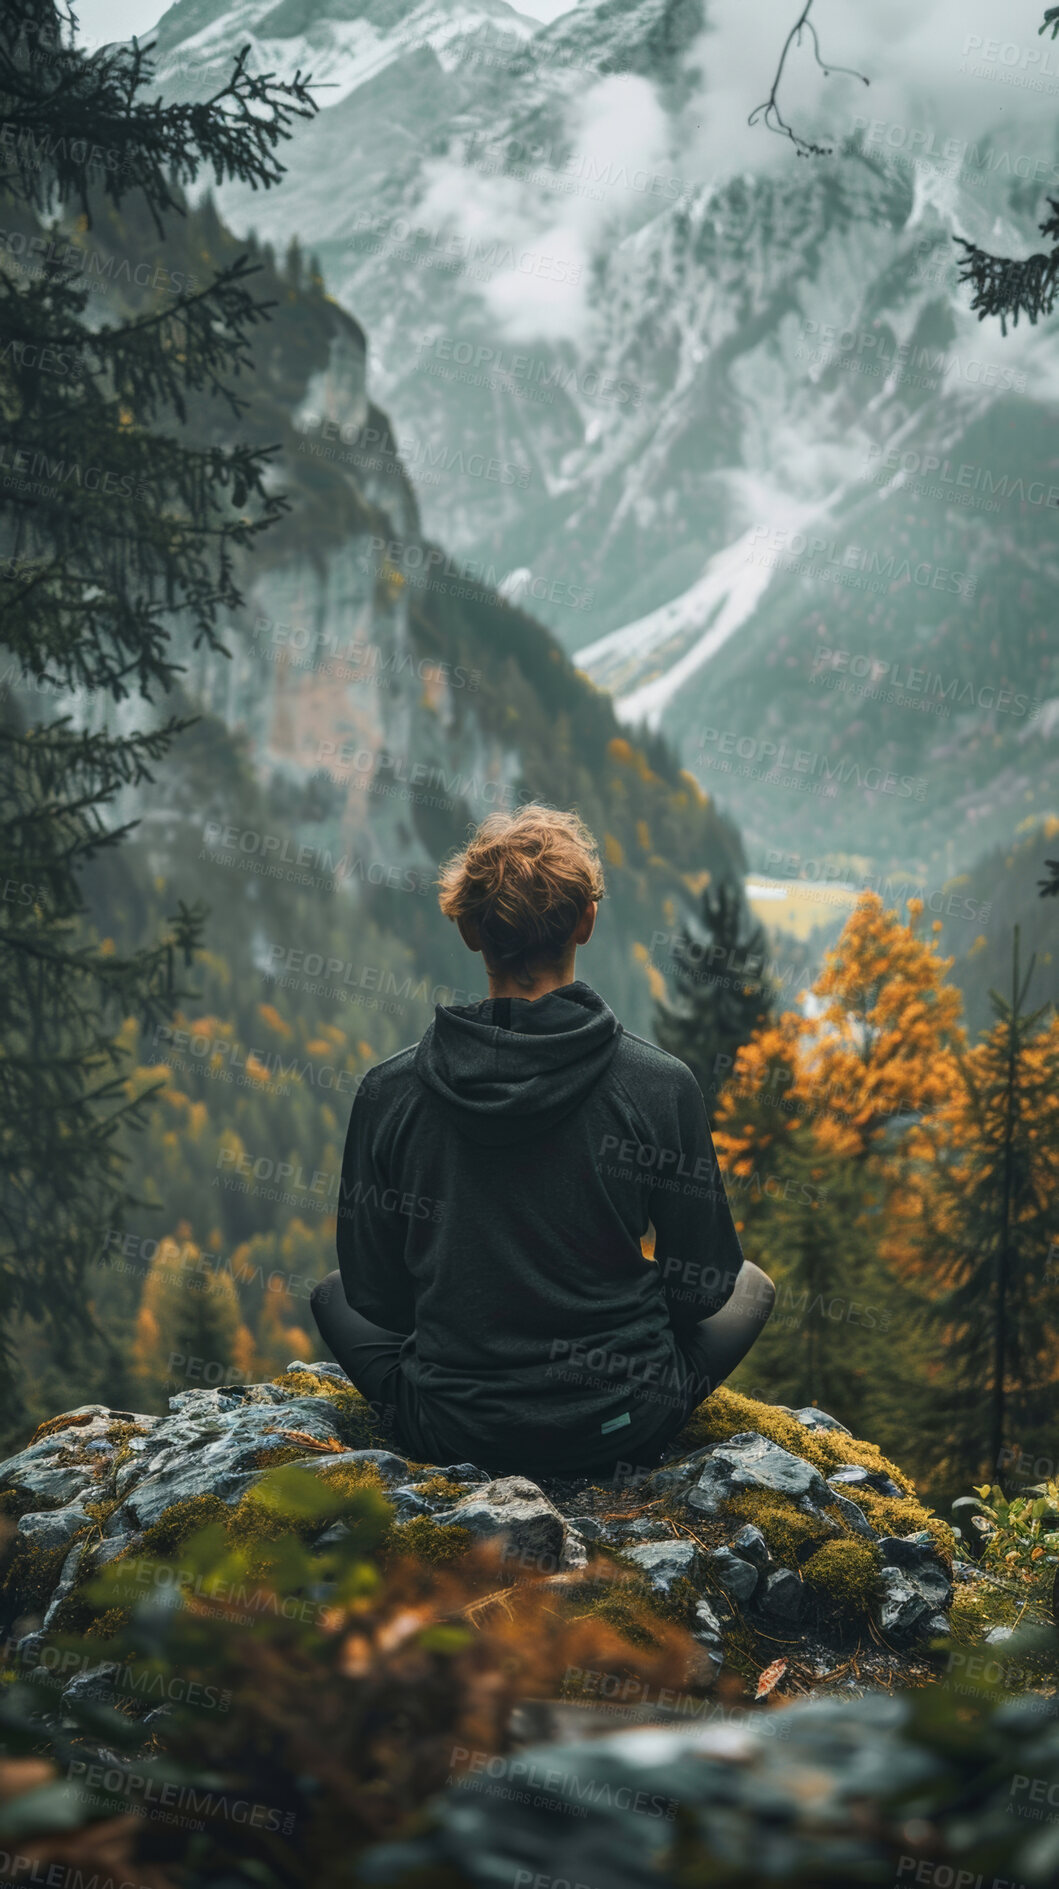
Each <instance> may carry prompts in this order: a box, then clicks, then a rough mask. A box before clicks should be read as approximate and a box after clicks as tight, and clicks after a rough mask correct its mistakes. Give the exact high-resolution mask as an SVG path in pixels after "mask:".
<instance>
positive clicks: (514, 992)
mask: <svg viewBox="0 0 1059 1889" xmlns="http://www.w3.org/2000/svg"><path fill="white" fill-rule="evenodd" d="M575 955H576V954H575V953H574V952H571V953H570V956H569V958H568V959H566V960H565V961H564V963H562V964H559V965H552V966H551V967H550V968H549V969H548V970H546V971H537V972H534V973H533V975H532V979H531V982H529V983H528V984H520V983H518V982H517V981H516V979H515V978H513V977H511V976H509V975H508V974H507V973H506V972H505V971H495V972H494V971H487V975H488V978H489V995H490V997H521V998H522V1000H523V1002H525V1003H531V1004H533V1003H536V1002H537V999H538V997H547V995H548V992H549V991H551V990H562V989H563V986H564V985H566V984H572V983H573V981H574V977H575V975H576V973H575V971H574V958H575Z"/></svg>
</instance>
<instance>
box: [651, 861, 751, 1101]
mask: <svg viewBox="0 0 1059 1889" xmlns="http://www.w3.org/2000/svg"><path fill="white" fill-rule="evenodd" d="M671 962H672V978H673V983H674V985H675V998H674V1000H673V1001H672V1002H671V1003H659V1004H658V1005H656V1008H655V1035H656V1037H657V1039H658V1042H659V1044H660V1045H661V1047H662V1049H665V1050H668V1051H669V1053H670V1055H672V1056H677V1057H679V1058H680V1061H681V1062H682V1063H686V1064H687V1066H688V1068H689V1069H690V1070H691V1072H692V1075H693V1076H694V1077H695V1080H696V1082H697V1083H698V1085H699V1088H700V1089H701V1090H702V1093H703V1098H704V1100H705V1103H706V1109H707V1113H708V1115H709V1117H710V1120H711V1123H712V1121H713V1119H714V1114H715V1111H716V1108H717V1102H718V1096H719V1092H720V1090H721V1089H722V1088H723V1085H724V1082H725V1080H726V1078H727V1076H728V1074H729V1072H730V1071H731V1069H732V1067H733V1064H734V1062H735V1058H736V1054H737V1052H738V1051H739V1050H740V1049H741V1048H742V1047H743V1045H744V1043H748V1042H749V1041H750V1038H751V1037H752V1036H753V1035H754V1032H755V1031H756V1030H761V1029H763V1028H764V1026H765V1025H766V1023H767V1022H768V1020H769V1015H770V1011H771V1004H772V999H771V990H770V986H769V983H768V973H767V965H768V944H767V941H766V938H765V932H764V928H763V927H762V926H761V925H759V924H756V923H754V922H753V921H752V920H750V918H749V915H748V913H747V909H746V905H745V901H744V899H743V897H742V894H741V892H740V889H739V887H738V886H736V885H735V884H734V883H733V882H731V881H723V882H722V883H721V885H720V886H719V887H718V889H717V892H716V895H714V894H713V893H711V891H710V888H709V886H706V887H705V888H704V890H703V893H702V899H701V905H700V919H699V923H698V925H696V926H692V925H689V924H687V923H685V924H683V925H682V926H681V930H680V936H679V940H678V942H677V944H676V946H675V948H674V950H673V953H672V959H671Z"/></svg>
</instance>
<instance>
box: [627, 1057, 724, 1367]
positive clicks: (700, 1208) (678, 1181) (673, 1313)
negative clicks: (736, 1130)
mask: <svg viewBox="0 0 1059 1889" xmlns="http://www.w3.org/2000/svg"><path fill="white" fill-rule="evenodd" d="M684 1073H686V1076H687V1080H686V1081H682V1082H680V1083H679V1084H678V1087H677V1095H676V1108H675V1110H674V1111H673V1117H672V1118H671V1119H672V1122H673V1130H674V1132H673V1140H674V1142H675V1147H674V1148H673V1149H672V1150H667V1154H668V1155H669V1157H670V1158H668V1159H667V1160H666V1161H664V1162H662V1161H659V1162H658V1163H657V1165H656V1169H655V1171H656V1173H658V1174H659V1176H660V1181H659V1184H658V1185H656V1186H655V1187H653V1188H652V1190H651V1195H650V1213H651V1220H652V1222H653V1225H654V1229H655V1259H656V1262H657V1264H658V1265H659V1267H660V1268H661V1272H662V1291H663V1293H664V1295H665V1299H666V1303H667V1305H668V1307H669V1317H670V1323H671V1324H672V1326H673V1329H674V1331H675V1332H677V1333H678V1334H679V1333H681V1332H684V1331H686V1330H688V1329H689V1328H690V1327H691V1326H693V1325H697V1324H698V1323H699V1322H700V1320H702V1319H704V1318H710V1317H711V1316H712V1314H713V1313H714V1312H719V1311H720V1309H721V1307H722V1305H726V1304H727V1302H728V1300H729V1299H730V1298H731V1296H732V1292H733V1290H734V1288H735V1282H736V1278H737V1276H738V1274H739V1269H740V1267H741V1266H742V1264H743V1249H742V1247H741V1246H740V1244H739V1235H738V1234H737V1233H736V1230H735V1225H734V1223H733V1220H732V1213H731V1208H730V1207H729V1205H728V1197H727V1195H726V1193H725V1191H724V1181H723V1180H722V1178H721V1170H720V1167H719V1166H718V1162H717V1155H716V1153H715V1151H714V1146H713V1136H712V1135H711V1134H710V1124H709V1122H708V1120H707V1118H706V1108H705V1105H704V1103H703V1100H702V1093H701V1091H700V1089H699V1085H698V1083H697V1082H696V1081H695V1078H694V1076H692V1074H691V1072H690V1071H686V1072H684ZM666 1175H668V1176H670V1177H671V1179H670V1181H669V1184H668V1186H667V1184H666V1180H665V1178H664V1177H665V1176H666Z"/></svg>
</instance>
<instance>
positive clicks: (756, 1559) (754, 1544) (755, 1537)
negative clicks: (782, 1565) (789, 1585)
mask: <svg viewBox="0 0 1059 1889" xmlns="http://www.w3.org/2000/svg"><path fill="white" fill-rule="evenodd" d="M730 1546H731V1548H732V1550H733V1552H734V1553H735V1554H737V1555H739V1556H741V1558H742V1559H743V1560H744V1561H749V1562H750V1563H751V1565H752V1566H753V1567H755V1568H757V1570H758V1572H759V1573H761V1574H763V1573H764V1571H765V1569H766V1568H767V1567H768V1565H769V1562H770V1561H771V1560H772V1556H771V1554H770V1553H769V1546H768V1542H767V1541H766V1540H765V1537H764V1535H763V1534H762V1533H761V1530H760V1528H755V1527H754V1524H753V1522H747V1523H746V1524H745V1526H744V1527H743V1528H741V1529H740V1530H739V1533H738V1534H737V1535H733V1536H732V1540H731V1543H730Z"/></svg>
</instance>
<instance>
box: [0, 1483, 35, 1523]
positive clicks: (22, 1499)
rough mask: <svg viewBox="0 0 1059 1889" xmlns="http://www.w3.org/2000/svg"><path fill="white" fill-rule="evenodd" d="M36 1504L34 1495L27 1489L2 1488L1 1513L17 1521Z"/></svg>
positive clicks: (0, 1496)
mask: <svg viewBox="0 0 1059 1889" xmlns="http://www.w3.org/2000/svg"><path fill="white" fill-rule="evenodd" d="M34 1506H35V1503H34V1497H33V1496H31V1495H30V1494H29V1493H28V1491H27V1490H25V1489H0V1515H2V1516H5V1517H6V1518H7V1519H8V1520H9V1521H12V1522H17V1521H18V1520H19V1518H20V1516H23V1515H28V1514H29V1512H30V1510H31V1509H32V1508H33V1507H34Z"/></svg>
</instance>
